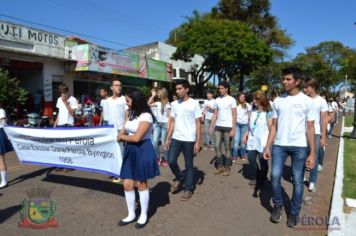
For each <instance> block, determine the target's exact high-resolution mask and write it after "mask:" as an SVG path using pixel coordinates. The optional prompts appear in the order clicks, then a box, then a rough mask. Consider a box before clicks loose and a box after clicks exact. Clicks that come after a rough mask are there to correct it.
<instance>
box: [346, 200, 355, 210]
mask: <svg viewBox="0 0 356 236" xmlns="http://www.w3.org/2000/svg"><path fill="white" fill-rule="evenodd" d="M346 205H347V206H349V207H352V208H356V199H352V198H346Z"/></svg>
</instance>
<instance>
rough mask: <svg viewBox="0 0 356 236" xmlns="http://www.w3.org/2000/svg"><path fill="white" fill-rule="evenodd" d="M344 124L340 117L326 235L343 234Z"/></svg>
mask: <svg viewBox="0 0 356 236" xmlns="http://www.w3.org/2000/svg"><path fill="white" fill-rule="evenodd" d="M344 125H345V117H343V118H342V127H341V135H340V143H339V151H338V155H337V164H336V172H335V180H334V190H333V196H332V202H331V210H330V214H329V223H328V235H329V236H339V235H345V226H346V220H345V214H344V212H343V209H344V199H343V197H342V187H343V180H344V138H343V135H344V128H345V127H344ZM335 219H336V220H337V221H338V224H336V225H334V220H335Z"/></svg>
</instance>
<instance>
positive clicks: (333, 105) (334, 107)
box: [331, 101, 339, 112]
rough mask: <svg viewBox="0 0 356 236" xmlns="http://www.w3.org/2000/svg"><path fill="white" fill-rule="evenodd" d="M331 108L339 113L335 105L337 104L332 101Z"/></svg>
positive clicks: (337, 106)
mask: <svg viewBox="0 0 356 236" xmlns="http://www.w3.org/2000/svg"><path fill="white" fill-rule="evenodd" d="M331 106H332V107H333V109H334V111H335V112H338V111H339V105H337V102H335V101H332V102H331Z"/></svg>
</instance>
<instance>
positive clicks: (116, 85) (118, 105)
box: [106, 78, 128, 183]
mask: <svg viewBox="0 0 356 236" xmlns="http://www.w3.org/2000/svg"><path fill="white" fill-rule="evenodd" d="M111 91H112V96H111V97H109V98H107V99H106V105H107V108H108V109H107V110H108V113H107V115H108V124H109V125H114V127H115V128H116V129H117V131H118V133H119V134H120V133H121V130H122V128H123V126H124V123H125V120H126V117H127V116H128V112H127V108H128V107H127V105H126V99H125V96H123V95H122V94H121V91H122V83H121V81H120V80H119V79H118V78H114V79H113V80H112V82H111ZM118 143H119V146H120V151H121V156H124V149H125V145H124V142H122V141H119V142H118ZM113 182H114V183H117V182H120V179H119V178H114V179H113Z"/></svg>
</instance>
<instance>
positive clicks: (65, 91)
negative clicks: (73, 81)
mask: <svg viewBox="0 0 356 236" xmlns="http://www.w3.org/2000/svg"><path fill="white" fill-rule="evenodd" d="M58 89H59V93H60V94H61V96H60V97H59V98H58V100H57V105H56V107H57V108H58V114H57V119H56V121H55V122H54V125H53V127H54V128H56V127H71V126H74V116H75V110H76V109H77V108H78V104H77V99H76V98H75V97H73V96H71V95H70V94H69V88H68V86H67V85H66V84H60V85H59V86H58Z"/></svg>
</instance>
